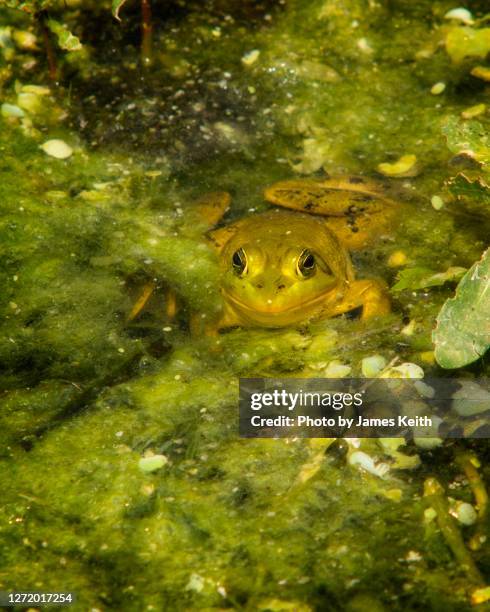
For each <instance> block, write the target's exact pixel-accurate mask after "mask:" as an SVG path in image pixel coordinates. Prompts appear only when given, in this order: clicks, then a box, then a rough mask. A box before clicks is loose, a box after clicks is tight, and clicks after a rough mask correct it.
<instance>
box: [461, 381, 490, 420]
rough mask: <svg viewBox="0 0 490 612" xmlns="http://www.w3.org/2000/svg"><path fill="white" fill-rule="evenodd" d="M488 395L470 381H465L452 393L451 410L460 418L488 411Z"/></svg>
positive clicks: (484, 390)
mask: <svg viewBox="0 0 490 612" xmlns="http://www.w3.org/2000/svg"><path fill="white" fill-rule="evenodd" d="M489 405H490V393H489V392H488V391H487V390H486V389H484V388H482V387H481V386H480V385H479V384H478V383H476V382H474V381H472V380H465V381H463V382H462V383H461V388H460V389H458V390H457V391H455V393H453V401H452V409H453V410H454V411H455V412H457V413H458V414H459V415H460V416H462V417H469V416H473V415H475V414H480V413H482V412H485V411H486V410H488V406H489Z"/></svg>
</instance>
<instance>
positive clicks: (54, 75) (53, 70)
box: [38, 11, 58, 81]
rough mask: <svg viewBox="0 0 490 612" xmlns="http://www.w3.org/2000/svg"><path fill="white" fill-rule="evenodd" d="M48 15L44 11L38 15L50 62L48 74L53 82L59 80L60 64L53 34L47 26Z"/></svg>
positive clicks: (47, 57)
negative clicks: (52, 37)
mask: <svg viewBox="0 0 490 612" xmlns="http://www.w3.org/2000/svg"><path fill="white" fill-rule="evenodd" d="M47 19H48V15H47V13H46V11H42V12H41V13H39V14H38V20H39V24H40V28H41V34H42V38H43V42H44V49H45V51H46V59H47V60H48V69H49V70H48V74H49V78H50V80H51V81H57V80H58V62H57V61H56V53H55V51H54V47H53V42H52V40H51V33H50V31H49V28H48V26H47V23H46V22H47Z"/></svg>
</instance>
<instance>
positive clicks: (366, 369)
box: [361, 355, 387, 378]
mask: <svg viewBox="0 0 490 612" xmlns="http://www.w3.org/2000/svg"><path fill="white" fill-rule="evenodd" d="M386 363H387V362H386V359H385V358H384V357H383V356H382V355H372V357H365V358H364V359H363V360H362V362H361V371H362V375H363V376H364V377H365V378H374V377H375V376H377V375H378V374H379V373H380V372H381V370H383V369H384V368H385V367H386Z"/></svg>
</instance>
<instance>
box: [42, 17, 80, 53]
mask: <svg viewBox="0 0 490 612" xmlns="http://www.w3.org/2000/svg"><path fill="white" fill-rule="evenodd" d="M47 25H48V28H49V29H50V30H51V32H53V34H54V35H55V36H56V37H57V39H58V45H59V46H60V47H61V48H62V49H64V50H65V51H80V50H81V49H82V43H81V42H80V40H79V39H78V38H77V37H76V36H74V35H73V34H72V33H71V32H70V30H69V29H68V28H67V27H66V25H65V24H64V23H60V22H59V21H55V20H54V19H49V20H48V22H47Z"/></svg>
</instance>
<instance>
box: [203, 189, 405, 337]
mask: <svg viewBox="0 0 490 612" xmlns="http://www.w3.org/2000/svg"><path fill="white" fill-rule="evenodd" d="M265 199H266V200H267V201H268V202H271V203H272V204H275V205H276V206H278V207H281V208H275V209H272V210H270V211H268V212H265V213H261V214H255V215H252V216H249V217H246V218H244V219H240V220H239V221H236V222H234V223H232V224H229V225H225V226H223V227H219V228H218V229H213V230H211V231H209V232H208V234H207V238H208V239H209V240H210V242H211V243H212V245H214V247H215V248H216V249H217V251H218V255H219V259H220V265H221V270H222V286H221V291H222V296H223V311H222V315H221V318H220V319H219V320H218V321H216V322H215V323H214V324H212V325H209V326H208V327H207V331H210V332H212V331H215V330H219V329H223V328H226V327H231V326H246V327H283V326H288V325H295V324H298V323H302V322H305V321H308V320H313V319H317V320H318V319H325V318H329V317H334V316H336V315H339V314H342V313H346V312H349V311H352V310H355V309H361V318H362V319H367V318H369V317H372V316H375V315H382V314H385V313H387V312H389V310H390V302H389V299H388V294H387V290H386V287H385V285H384V283H383V282H382V281H380V280H376V279H362V280H356V279H355V275H354V270H353V267H352V263H351V259H350V257H349V251H351V250H357V249H362V248H365V247H368V246H369V245H370V244H372V243H373V242H374V241H375V240H377V239H379V238H380V237H381V236H383V234H386V233H387V231H388V230H389V229H390V227H391V226H392V224H393V223H394V220H395V217H396V209H397V204H395V203H394V202H393V201H392V200H389V199H388V198H386V197H385V195H384V192H383V190H382V188H381V187H380V186H379V185H378V184H377V183H374V182H372V181H370V180H368V179H366V178H364V177H342V178H328V179H325V180H322V181H315V180H309V179H306V180H290V181H281V182H279V183H276V184H274V185H272V186H271V187H268V188H267V189H266V190H265ZM229 203H230V196H229V195H228V194H227V193H214V194H208V195H207V196H205V197H204V198H203V199H202V200H201V201H200V203H199V208H200V213H201V216H202V217H203V218H204V219H205V220H206V222H207V223H208V224H209V225H210V226H215V225H216V224H217V223H218V222H219V220H220V219H221V217H222V216H223V214H224V213H225V212H226V210H227V209H228V207H229ZM285 208H287V209H290V210H289V211H287V210H284V209H285ZM193 327H194V328H196V327H195V325H193ZM198 327H199V325H198Z"/></svg>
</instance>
